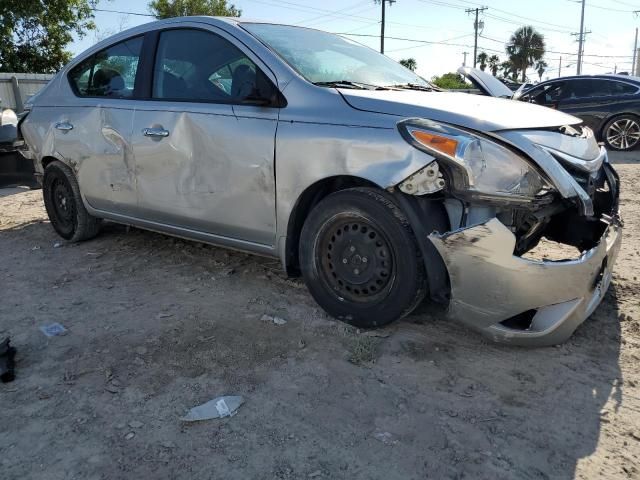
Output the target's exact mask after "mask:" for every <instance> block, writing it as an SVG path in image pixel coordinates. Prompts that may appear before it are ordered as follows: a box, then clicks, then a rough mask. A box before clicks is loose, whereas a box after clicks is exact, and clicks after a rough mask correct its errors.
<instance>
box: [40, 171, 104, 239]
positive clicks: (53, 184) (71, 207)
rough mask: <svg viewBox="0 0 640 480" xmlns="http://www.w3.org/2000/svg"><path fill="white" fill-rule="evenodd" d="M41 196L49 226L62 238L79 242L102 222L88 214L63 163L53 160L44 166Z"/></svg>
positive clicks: (77, 189)
mask: <svg viewBox="0 0 640 480" xmlns="http://www.w3.org/2000/svg"><path fill="white" fill-rule="evenodd" d="M42 195H43V197H44V206H45V208H46V210H47V214H48V215H49V220H51V226H53V228H54V230H55V231H56V232H57V233H58V235H60V236H61V237H62V238H64V239H65V240H69V241H71V242H79V241H82V240H88V239H90V238H93V237H95V236H96V235H97V234H98V231H99V230H100V222H101V220H100V219H99V218H96V217H93V216H91V215H89V213H88V212H87V210H86V208H85V207H84V204H83V203H82V197H81V196H80V187H79V186H78V181H77V180H76V177H75V175H74V174H73V172H72V171H71V169H70V168H69V167H68V166H66V165H65V164H64V163H62V162H59V161H57V160H56V161H54V162H51V163H50V164H49V165H47V168H46V169H45V171H44V178H43V182H42Z"/></svg>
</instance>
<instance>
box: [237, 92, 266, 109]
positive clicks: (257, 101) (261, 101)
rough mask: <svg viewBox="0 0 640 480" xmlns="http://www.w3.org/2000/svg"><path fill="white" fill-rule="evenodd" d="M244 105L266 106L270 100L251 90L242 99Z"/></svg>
mask: <svg viewBox="0 0 640 480" xmlns="http://www.w3.org/2000/svg"><path fill="white" fill-rule="evenodd" d="M242 103H243V104H244V105H255V106H257V107H268V106H269V105H271V100H270V99H268V98H266V97H263V96H261V95H259V93H257V94H254V93H253V92H252V93H250V94H249V95H247V96H246V97H245V98H243V99H242Z"/></svg>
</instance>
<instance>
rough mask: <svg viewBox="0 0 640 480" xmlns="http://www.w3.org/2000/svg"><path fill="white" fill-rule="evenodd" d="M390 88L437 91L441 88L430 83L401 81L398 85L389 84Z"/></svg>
mask: <svg viewBox="0 0 640 480" xmlns="http://www.w3.org/2000/svg"><path fill="white" fill-rule="evenodd" d="M387 87H388V88H402V89H404V90H420V91H423V92H436V91H439V89H437V88H434V87H430V86H428V85H419V84H417V83H399V84H396V85H387Z"/></svg>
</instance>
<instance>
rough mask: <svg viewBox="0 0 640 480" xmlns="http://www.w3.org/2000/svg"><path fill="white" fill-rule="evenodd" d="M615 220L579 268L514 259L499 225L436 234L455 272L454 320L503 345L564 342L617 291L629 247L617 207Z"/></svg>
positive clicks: (511, 241) (511, 240)
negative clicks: (619, 263) (615, 281)
mask: <svg viewBox="0 0 640 480" xmlns="http://www.w3.org/2000/svg"><path fill="white" fill-rule="evenodd" d="M616 203H617V202H616ZM613 213H614V216H613V217H606V218H605V219H603V220H602V221H604V222H607V223H608V225H607V227H606V229H605V230H604V233H603V235H602V237H601V238H600V241H599V242H598V244H597V245H596V246H594V247H593V248H591V249H589V250H587V251H585V252H583V253H582V254H581V255H580V257H579V258H577V259H572V260H563V261H538V260H532V259H525V258H522V257H518V256H515V255H514V254H513V252H514V248H515V244H516V237H515V236H514V234H513V233H512V232H511V230H509V228H507V227H506V226H505V225H504V224H502V223H501V222H500V221H499V220H498V219H497V218H492V219H490V220H488V221H486V222H484V223H482V224H479V225H475V226H472V227H469V228H463V229H460V230H456V231H453V232H449V233H446V234H444V235H439V234H437V233H433V234H431V235H430V236H429V239H430V240H431V242H432V243H433V244H434V246H435V247H436V249H437V250H438V252H439V253H440V255H441V256H442V258H443V260H444V262H445V264H446V267H447V270H448V272H449V280H450V284H451V299H450V303H449V311H448V314H449V317H450V318H452V319H456V320H458V321H460V322H462V323H464V324H466V325H468V326H469V327H471V328H473V329H475V330H478V331H480V332H481V333H483V334H484V335H486V336H488V337H490V338H491V339H492V340H494V341H499V342H502V343H510V344H514V345H526V346H545V345H555V344H558V343H562V342H564V341H565V340H567V339H568V338H569V337H570V336H571V334H572V333H573V332H574V330H575V329H576V328H577V327H578V326H579V325H580V324H581V323H582V322H583V321H584V320H585V319H586V318H587V317H589V316H590V315H591V314H592V313H593V311H594V310H595V309H596V307H597V306H598V305H599V304H600V302H601V300H602V299H603V297H604V295H605V293H606V291H607V289H608V287H609V284H610V283H611V275H612V268H613V265H614V263H615V260H616V256H617V254H618V251H619V249H620V244H621V239H622V224H621V221H620V220H619V217H618V215H617V205H616V212H613ZM514 319H522V320H524V322H513V320H514ZM523 323H524V326H522V325H523ZM514 324H518V326H517V327H516V326H514Z"/></svg>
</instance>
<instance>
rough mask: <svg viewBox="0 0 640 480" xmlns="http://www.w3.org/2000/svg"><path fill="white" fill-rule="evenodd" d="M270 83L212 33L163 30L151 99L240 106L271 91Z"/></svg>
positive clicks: (246, 58)
mask: <svg viewBox="0 0 640 480" xmlns="http://www.w3.org/2000/svg"><path fill="white" fill-rule="evenodd" d="M270 85H271V84H270V82H269V80H268V79H267V78H266V76H265V75H264V74H263V73H262V72H261V71H260V70H259V69H258V68H257V66H256V65H255V63H253V62H252V61H251V60H250V59H249V58H248V57H247V56H246V55H245V54H244V53H242V51H241V50H240V49H239V48H237V47H236V46H235V45H233V44H232V43H231V42H229V41H228V40H226V39H224V38H222V37H220V36H218V35H216V34H214V33H211V32H205V31H202V30H194V29H174V30H166V31H164V32H162V33H161V34H160V39H159V41H158V50H157V53H156V63H155V65H154V69H153V98H159V99H160V98H161V99H166V100H180V101H189V102H214V103H241V102H242V101H243V100H244V99H246V98H248V97H251V96H253V95H257V94H259V93H260V92H263V93H265V92H267V91H269V90H270V89H271V86H270Z"/></svg>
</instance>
